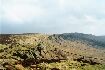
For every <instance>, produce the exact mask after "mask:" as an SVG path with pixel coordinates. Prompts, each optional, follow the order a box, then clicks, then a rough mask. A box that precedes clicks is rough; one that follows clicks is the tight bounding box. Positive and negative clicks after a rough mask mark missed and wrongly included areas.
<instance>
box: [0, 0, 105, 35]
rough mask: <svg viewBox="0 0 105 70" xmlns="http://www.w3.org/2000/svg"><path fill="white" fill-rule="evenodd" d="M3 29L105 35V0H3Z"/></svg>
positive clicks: (0, 29)
mask: <svg viewBox="0 0 105 70" xmlns="http://www.w3.org/2000/svg"><path fill="white" fill-rule="evenodd" d="M0 32H1V33H71V32H73V33H74V32H79V33H86V34H93V35H105V0H0Z"/></svg>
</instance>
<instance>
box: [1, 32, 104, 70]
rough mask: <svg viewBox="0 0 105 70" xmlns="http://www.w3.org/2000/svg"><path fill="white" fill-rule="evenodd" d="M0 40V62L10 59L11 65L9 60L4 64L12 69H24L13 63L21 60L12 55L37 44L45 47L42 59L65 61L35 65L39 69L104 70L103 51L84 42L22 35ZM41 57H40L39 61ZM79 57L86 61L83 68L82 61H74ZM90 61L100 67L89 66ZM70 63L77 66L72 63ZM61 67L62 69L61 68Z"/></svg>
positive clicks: (5, 37)
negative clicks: (8, 64)
mask: <svg viewBox="0 0 105 70" xmlns="http://www.w3.org/2000/svg"><path fill="white" fill-rule="evenodd" d="M0 40H1V41H0V43H1V44H0V58H1V62H2V59H3V58H4V59H10V60H11V62H12V63H11V62H10V61H9V60H7V61H5V62H10V64H13V66H12V67H13V68H19V67H20V68H24V67H23V66H22V65H21V63H20V64H18V63H17V64H15V63H14V62H19V61H17V60H21V59H22V58H20V57H19V56H13V53H17V51H27V50H29V51H32V50H31V49H32V48H35V47H36V46H37V45H38V44H39V43H41V44H42V45H43V46H44V47H45V49H44V50H43V51H42V56H43V59H66V61H63V62H60V63H58V62H56V63H55V62H52V63H46V62H45V63H39V64H37V66H39V68H47V69H46V70H51V68H59V69H61V70H70V69H73V68H74V69H77V70H95V69H97V70H99V69H100V70H102V69H103V70H104V68H105V66H104V63H105V50H104V49H96V48H94V47H92V45H90V44H88V43H86V42H84V43H83V42H81V41H68V40H64V39H62V38H60V39H57V38H56V37H50V36H49V35H43V34H24V35H9V36H8V35H7V36H4V35H2V36H1V37H0ZM22 54H23V53H22ZM25 54H26V52H25ZM27 54H29V53H27ZM42 56H41V57H40V58H41V59H42ZM29 57H31V58H33V56H32V55H30V54H29ZM81 57H84V59H83V60H84V61H86V60H87V61H88V62H87V64H86V65H85V66H81V64H83V61H81V62H78V61H74V60H77V59H79V58H81ZM15 58H16V59H15ZM90 60H92V61H94V62H97V63H101V64H102V65H91V64H90ZM72 61H73V62H74V63H76V64H77V65H75V64H74V63H72ZM2 64H3V63H1V65H2ZM63 65H64V67H62V66H63ZM69 65H71V66H69ZM65 67H67V68H65ZM25 69H31V66H29V67H26V68H25Z"/></svg>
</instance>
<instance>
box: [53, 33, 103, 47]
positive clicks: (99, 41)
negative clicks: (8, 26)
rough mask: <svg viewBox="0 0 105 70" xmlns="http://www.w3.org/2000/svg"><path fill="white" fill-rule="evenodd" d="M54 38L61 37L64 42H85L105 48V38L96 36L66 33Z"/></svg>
mask: <svg viewBox="0 0 105 70" xmlns="http://www.w3.org/2000/svg"><path fill="white" fill-rule="evenodd" d="M53 36H54V37H59V38H60V37H61V38H63V39H64V40H71V41H76V40H79V41H83V42H88V43H89V44H91V45H93V46H96V47H97V48H100V47H101V48H105V36H94V35H91V34H83V33H64V34H54V35H53Z"/></svg>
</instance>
